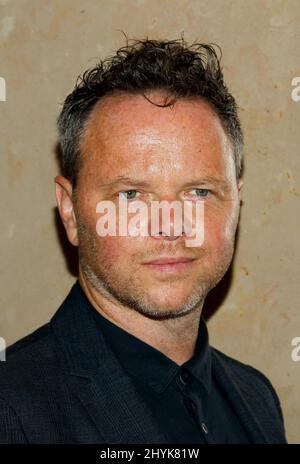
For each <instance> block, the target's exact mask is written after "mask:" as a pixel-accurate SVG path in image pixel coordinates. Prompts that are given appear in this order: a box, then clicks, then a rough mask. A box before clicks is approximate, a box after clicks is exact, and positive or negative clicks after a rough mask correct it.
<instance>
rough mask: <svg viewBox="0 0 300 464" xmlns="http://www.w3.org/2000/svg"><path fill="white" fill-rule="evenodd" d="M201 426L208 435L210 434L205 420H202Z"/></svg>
mask: <svg viewBox="0 0 300 464" xmlns="http://www.w3.org/2000/svg"><path fill="white" fill-rule="evenodd" d="M201 428H202V430H203V432H204V433H205V434H206V435H207V434H208V428H207V426H206V424H205V422H201Z"/></svg>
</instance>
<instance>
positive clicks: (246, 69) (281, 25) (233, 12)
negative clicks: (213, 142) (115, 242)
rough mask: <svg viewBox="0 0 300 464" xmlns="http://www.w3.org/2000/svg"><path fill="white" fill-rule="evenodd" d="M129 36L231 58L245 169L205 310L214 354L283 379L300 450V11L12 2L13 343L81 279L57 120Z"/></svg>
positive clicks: (4, 311)
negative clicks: (299, 351) (73, 254)
mask: <svg viewBox="0 0 300 464" xmlns="http://www.w3.org/2000/svg"><path fill="white" fill-rule="evenodd" d="M119 30H123V31H125V32H126V33H127V34H128V35H129V37H131V38H135V37H136V38H142V37H145V36H146V35H148V36H149V37H150V38H178V37H179V36H180V34H181V32H183V31H184V34H185V38H186V39H187V40H188V41H193V40H198V41H206V42H207V41H209V42H216V43H218V44H220V45H221V47H222V49H223V57H224V58H223V65H224V73H225V78H226V79H227V82H228V84H229V87H230V89H231V91H232V92H233V94H234V95H235V96H236V98H237V101H238V104H239V106H240V109H241V118H242V122H243V125H244V130H245V136H246V152H245V165H246V169H245V175H244V198H243V202H244V204H243V207H242V213H241V225H240V230H239V240H238V246H237V253H236V256H235V262H234V267H233V273H232V280H231V282H229V279H225V285H224V284H223V286H221V288H220V291H219V297H218V298H217V297H216V296H215V297H214V298H211V300H210V301H209V300H208V301H207V305H206V312H207V313H213V315H212V317H211V318H210V320H209V329H210V337H211V343H212V344H213V345H215V346H216V347H218V348H219V349H221V350H223V351H225V352H226V353H228V354H229V355H232V356H234V357H236V358H238V359H239V360H241V361H244V362H246V363H250V364H252V365H253V366H255V367H257V368H259V369H261V370H262V371H263V372H264V373H265V374H266V375H267V376H268V377H269V378H270V379H271V381H272V382H273V384H274V386H275V388H276V390H277V392H278V394H279V396H280V399H281V402H282V406H283V410H284V415H285V421H286V427H287V432H288V439H289V441H290V442H293V443H297V442H298V443H300V362H298V363H297V362H294V361H292V359H291V349H292V348H291V340H292V338H293V337H296V336H300V312H299V299H300V293H299V283H298V280H299V270H300V266H299V248H300V247H299V233H298V228H299V226H300V221H299V199H300V197H299V195H300V189H299V185H300V182H299V172H300V161H299V160H300V156H299V145H300V130H299V123H300V102H299V103H296V102H294V101H293V100H292V99H291V80H292V78H293V77H295V76H300V53H299V51H300V35H299V30H300V2H299V0H294V1H293V0H284V1H280V0H273V1H267V0H260V1H259V0H224V1H221V0H220V1H217V0H189V1H183V0H173V1H166V0H165V1H163V0H148V1H147V0H146V1H142V0H135V1H134V0H124V1H121V0H98V1H97V0H11V1H9V0H0V76H2V77H4V78H5V79H6V85H7V101H6V102H0V117H1V121H0V146H1V156H0V163H1V166H0V175H1V183H0V204H1V229H0V234H1V241H0V243H1V261H0V266H1V267H0V272H1V276H0V277H1V278H0V282H1V292H0V296H1V318H0V336H2V337H4V338H5V339H6V341H7V344H10V343H12V342H13V341H15V340H16V339H18V338H20V337H21V336H23V335H25V334H27V333H28V332H30V331H32V330H33V329H35V328H37V327H38V326H40V325H41V324H42V323H44V322H46V321H47V320H48V319H49V318H50V316H51V315H52V314H53V313H54V312H55V310H56V309H57V307H58V305H59V304H60V302H61V301H62V299H63V298H64V297H65V295H66V293H67V292H68V290H69V288H70V286H71V284H72V283H73V281H74V279H75V276H74V275H72V274H71V273H70V269H69V268H68V267H67V264H66V260H65V258H64V254H63V252H62V247H61V244H60V243H61V242H60V240H59V233H57V228H56V226H55V222H56V221H55V218H56V216H55V196H54V181H53V178H54V176H55V175H56V174H57V172H58V166H57V162H56V159H55V143H56V132H55V119H56V116H57V114H58V112H59V109H60V104H61V103H62V102H63V100H64V98H65V96H66V93H67V92H69V91H70V90H71V89H72V87H73V84H74V83H75V79H76V77H77V75H78V74H79V73H81V72H82V71H84V70H85V69H86V68H87V67H90V66H91V65H92V64H94V63H95V61H96V59H97V57H98V56H101V57H104V56H106V55H107V54H111V53H113V52H114V50H115V49H116V48H117V47H119V46H121V45H124V37H123V35H122V34H121V33H120V32H119ZM61 233H62V231H61V229H60V234H61ZM229 283H230V285H229V286H228V284H229ZM226 286H227V287H228V288H226ZM217 305H219V308H218V311H215V309H216V306H217Z"/></svg>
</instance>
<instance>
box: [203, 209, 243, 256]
mask: <svg viewBox="0 0 300 464" xmlns="http://www.w3.org/2000/svg"><path fill="white" fill-rule="evenodd" d="M235 222H236V221H235V217H234V215H233V214H232V213H231V214H230V215H229V214H224V213H219V214H213V215H208V216H207V217H206V220H205V222H204V246H205V245H207V246H213V247H214V248H216V249H222V248H223V247H224V246H225V245H226V244H227V243H228V242H231V241H232V239H233V236H234V231H235V227H234V225H235Z"/></svg>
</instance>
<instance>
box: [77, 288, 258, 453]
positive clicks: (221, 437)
mask: <svg viewBox="0 0 300 464" xmlns="http://www.w3.org/2000/svg"><path fill="white" fill-rule="evenodd" d="M80 288H81V287H80ZM81 291H82V293H83V295H84V297H85V299H86V300H87V301H88V307H89V308H90V309H91V311H92V313H93V315H94V319H95V322H96V324H97V325H98V327H99V329H100V330H101V331H102V333H103V335H104V337H105V340H106V342H107V343H108V345H109V346H110V347H111V349H112V350H113V351H114V353H115V355H116V356H117V358H118V359H119V361H120V363H121V365H122V366H123V368H124V369H125V370H126V371H127V372H128V374H129V375H130V376H131V378H132V381H133V383H134V385H135V387H136V389H137V391H138V392H139V393H140V395H141V397H142V398H143V399H144V401H145V402H146V404H148V406H149V408H150V409H151V411H152V413H153V415H154V417H155V418H156V420H157V422H158V423H159V424H160V427H162V428H163V430H164V432H165V434H166V435H168V437H169V443H187V444H189V443H194V444H195V443H250V441H249V438H248V436H247V434H246V432H245V431H244V429H243V428H242V426H241V423H240V421H239V419H238V417H237V415H236V413H235V411H234V410H233V409H232V407H231V406H230V404H229V402H228V400H227V398H226V397H225V394H224V393H223V392H222V391H221V389H220V387H219V385H218V384H217V383H216V381H215V379H214V377H213V375H212V369H211V348H210V345H209V340H208V331H207V327H206V323H205V321H204V319H203V318H202V317H201V318H200V322H199V328H198V337H197V341H196V347H195V352H194V355H193V357H192V358H191V359H190V360H188V361H186V362H185V363H183V364H182V365H181V366H180V365H178V364H177V363H175V362H174V361H173V360H171V359H170V358H168V357H167V356H165V355H164V354H163V353H162V352H160V351H159V350H157V349H156V348H154V347H152V346H151V345H148V344H147V343H145V342H143V341H142V340H140V339H139V338H137V337H135V336H134V335H132V334H130V333H129V332H127V331H126V330H123V329H121V328H120V327H118V326H117V325H116V324H114V323H112V322H111V321H110V320H108V319H107V318H105V317H104V316H103V315H102V314H100V313H99V312H98V311H97V310H96V309H95V308H94V307H93V305H92V304H91V303H90V302H89V300H88V298H87V297H86V295H85V293H84V292H83V290H82V289H81Z"/></svg>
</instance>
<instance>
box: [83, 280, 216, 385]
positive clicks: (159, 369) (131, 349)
mask: <svg viewBox="0 0 300 464" xmlns="http://www.w3.org/2000/svg"><path fill="white" fill-rule="evenodd" d="M76 284H77V285H78V287H79V289H80V293H81V297H82V299H83V300H84V301H85V303H86V306H87V308H88V309H89V310H91V311H92V313H93V315H94V319H95V322H96V324H97V326H98V327H99V328H100V330H101V331H102V333H103V335H104V337H105V339H106V341H107V343H108V344H109V346H110V347H111V348H112V350H113V351H114V353H115V354H116V356H117V357H118V359H119V361H120V362H121V364H122V366H123V367H124V368H125V370H127V371H128V372H129V373H130V374H132V375H134V376H135V377H138V378H139V379H142V380H144V382H147V383H148V384H150V385H151V386H152V387H153V388H154V389H155V390H156V391H157V392H158V393H162V392H163V391H164V390H165V389H166V388H167V387H168V385H169V384H170V382H171V381H172V380H173V378H174V377H175V376H176V375H177V374H178V373H179V372H180V371H181V370H182V369H183V368H184V369H186V370H187V371H189V373H190V374H192V376H193V377H195V378H196V379H197V381H198V382H199V383H200V384H201V385H202V386H203V387H204V389H205V390H206V392H207V393H208V392H209V391H210V388H211V348H210V345H209V337H208V330H207V326H206V323H205V320H204V319H203V317H202V316H201V318H200V320H199V326H198V336H197V340H196V346H195V351H194V355H193V357H192V358H191V359H189V360H188V361H186V362H185V363H184V364H182V365H181V366H180V365H178V364H177V363H176V362H174V361H173V360H172V359H170V358H168V357H167V356H166V355H164V354H163V353H162V352H161V351H159V350H157V349H156V348H154V347H152V346H151V345H149V344H147V343H145V342H143V341H142V340H140V339H139V338H137V337H135V336H134V335H132V334H130V333H129V332H127V331H126V330H124V329H122V328H121V327H119V326H117V325H116V324H114V323H113V322H111V321H110V320H109V319H107V318H106V317H104V316H103V315H102V314H100V313H99V312H98V311H97V310H96V308H94V306H93V305H92V304H91V303H90V301H89V300H88V298H87V296H86V294H85V293H84V291H83V289H82V287H81V286H80V284H79V281H78V280H77V282H76Z"/></svg>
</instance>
